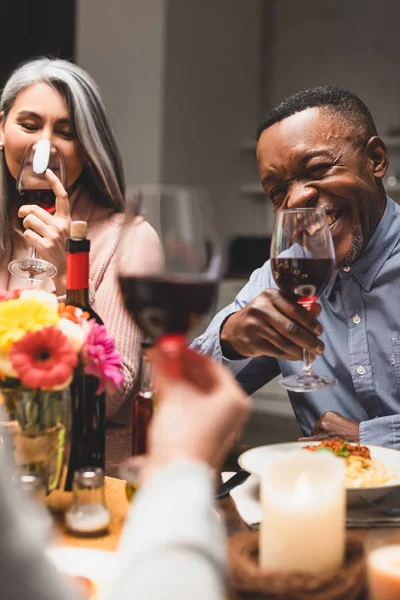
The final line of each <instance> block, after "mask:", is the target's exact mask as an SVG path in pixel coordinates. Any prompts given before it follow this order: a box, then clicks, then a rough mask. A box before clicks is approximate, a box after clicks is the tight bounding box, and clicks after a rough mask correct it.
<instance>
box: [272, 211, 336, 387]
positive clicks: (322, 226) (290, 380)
mask: <svg viewBox="0 0 400 600" xmlns="http://www.w3.org/2000/svg"><path fill="white" fill-rule="evenodd" d="M334 268H335V250H334V246H333V241H332V235H331V231H330V228H329V224H328V220H327V218H326V213H325V211H324V210H323V209H322V208H317V207H316V208H298V209H294V208H293V209H287V210H279V211H278V212H277V213H276V216H275V225H274V233H273V236H272V241H271V269H272V275H273V277H274V279H275V282H276V284H277V286H278V288H279V289H280V290H281V292H282V293H283V295H284V296H286V298H288V300H290V301H292V302H297V303H298V304H301V305H302V306H303V307H304V308H306V309H307V310H309V309H310V308H311V306H312V305H313V303H314V302H316V301H317V300H318V298H319V297H320V295H321V294H322V292H323V291H324V289H325V287H326V286H327V284H328V283H329V281H330V279H331V277H332V274H333V271H334ZM280 383H281V385H282V386H283V387H284V388H286V389H287V390H289V391H292V392H311V391H315V390H325V389H329V388H331V387H332V386H334V385H336V382H335V380H334V379H332V378H330V377H324V376H320V375H318V374H317V373H315V372H314V371H313V369H312V367H311V360H310V356H309V353H308V352H307V351H306V350H305V349H304V350H303V370H302V371H301V372H300V373H298V374H297V375H291V376H289V377H284V378H283V379H282V380H281V381H280Z"/></svg>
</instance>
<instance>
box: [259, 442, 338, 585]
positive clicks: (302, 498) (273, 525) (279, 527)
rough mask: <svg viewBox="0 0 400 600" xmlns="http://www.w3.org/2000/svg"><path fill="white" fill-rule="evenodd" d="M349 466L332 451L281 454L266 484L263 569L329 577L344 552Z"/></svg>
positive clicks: (263, 484) (267, 474) (263, 486)
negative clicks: (320, 574) (346, 476)
mask: <svg viewBox="0 0 400 600" xmlns="http://www.w3.org/2000/svg"><path fill="white" fill-rule="evenodd" d="M344 474H345V461H344V460H343V459H341V458H337V457H335V456H334V455H333V454H331V453H329V452H322V451H321V452H307V451H305V450H299V451H294V452H285V453H279V454H278V453H277V454H276V455H275V456H274V457H272V458H271V459H270V461H269V463H268V464H267V465H266V468H265V475H264V476H263V477H262V481H261V505H262V510H263V520H262V523H261V527H260V566H261V567H262V568H264V569H271V570H278V571H293V570H296V571H307V572H310V573H328V572H332V571H335V570H337V569H339V568H340V567H341V565H342V562H343V558H344V549H345V532H346V529H345V523H346V490H345V487H344Z"/></svg>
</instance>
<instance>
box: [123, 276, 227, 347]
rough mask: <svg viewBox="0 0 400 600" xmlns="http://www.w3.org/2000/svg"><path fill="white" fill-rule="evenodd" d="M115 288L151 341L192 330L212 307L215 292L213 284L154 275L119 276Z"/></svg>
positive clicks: (215, 285)
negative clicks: (118, 290)
mask: <svg viewBox="0 0 400 600" xmlns="http://www.w3.org/2000/svg"><path fill="white" fill-rule="evenodd" d="M119 285H120V289H121V292H122V296H123V299H124V303H125V306H126V308H127V310H128V311H129V312H130V314H131V315H132V317H133V318H134V320H135V321H136V323H137V324H138V325H139V327H140V328H141V329H142V330H143V331H144V332H145V334H146V335H147V336H149V337H151V338H152V339H153V340H154V339H157V338H159V337H161V336H164V335H168V334H177V333H180V334H184V335H186V334H187V333H189V332H190V331H191V330H193V329H194V328H195V327H196V325H198V324H199V322H200V320H201V319H202V318H203V317H204V316H205V315H207V314H208V313H210V311H211V310H212V308H213V307H214V304H215V299H216V295H217V290H218V282H217V281H204V280H198V281H185V280H183V281H179V280H174V279H172V278H168V277H166V278H163V277H157V276H156V277H152V276H146V277H135V276H120V277H119Z"/></svg>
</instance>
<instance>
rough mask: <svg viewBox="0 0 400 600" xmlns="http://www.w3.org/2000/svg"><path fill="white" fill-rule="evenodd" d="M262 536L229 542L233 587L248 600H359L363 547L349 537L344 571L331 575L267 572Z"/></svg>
mask: <svg viewBox="0 0 400 600" xmlns="http://www.w3.org/2000/svg"><path fill="white" fill-rule="evenodd" d="M258 543H259V532H258V531H248V532H244V533H239V534H237V535H235V536H233V537H232V538H230V539H229V540H228V552H229V562H230V571H231V577H230V584H231V588H232V591H234V592H236V593H237V594H238V596H239V597H240V598H241V599H248V600H344V599H345V600H356V599H357V598H359V596H360V594H361V593H362V591H363V590H364V589H365V586H366V567H365V559H364V547H363V543H362V541H361V540H360V538H359V537H358V536H355V535H354V534H350V533H348V534H347V538H346V558H345V562H344V564H343V566H342V568H341V569H340V570H339V571H337V572H336V573H332V574H329V575H320V576H318V575H312V574H308V573H302V572H295V571H293V572H285V573H284V572H277V571H266V570H262V569H260V567H259V566H258Z"/></svg>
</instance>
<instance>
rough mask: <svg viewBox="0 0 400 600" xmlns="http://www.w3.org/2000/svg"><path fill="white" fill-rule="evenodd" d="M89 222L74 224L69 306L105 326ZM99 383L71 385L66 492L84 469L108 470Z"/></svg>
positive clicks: (81, 380)
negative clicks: (94, 297) (94, 288)
mask: <svg viewBox="0 0 400 600" xmlns="http://www.w3.org/2000/svg"><path fill="white" fill-rule="evenodd" d="M86 235H87V223H86V222H85V221H73V222H72V223H71V229H70V237H69V239H68V240H67V286H66V287H67V295H66V304H67V305H73V306H76V307H77V308H80V309H82V310H83V311H85V312H88V313H89V315H90V318H91V319H95V320H96V321H97V323H99V324H103V321H102V320H101V318H100V317H99V315H98V314H97V313H96V311H95V310H94V309H93V308H92V307H91V306H90V304H89V252H90V240H88V239H87V238H86ZM98 386H99V380H98V378H97V377H95V376H94V375H85V374H84V373H83V372H81V373H77V374H76V375H75V377H74V379H73V381H72V383H71V403H72V409H71V410H72V427H71V451H70V460H69V467H68V473H67V479H66V484H65V489H66V490H67V491H70V490H71V489H72V482H73V477H74V472H75V471H77V470H78V469H83V468H96V467H99V468H101V469H103V470H104V469H105V439H106V408H105V407H106V399H105V394H104V393H102V394H96V391H97V388H98Z"/></svg>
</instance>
